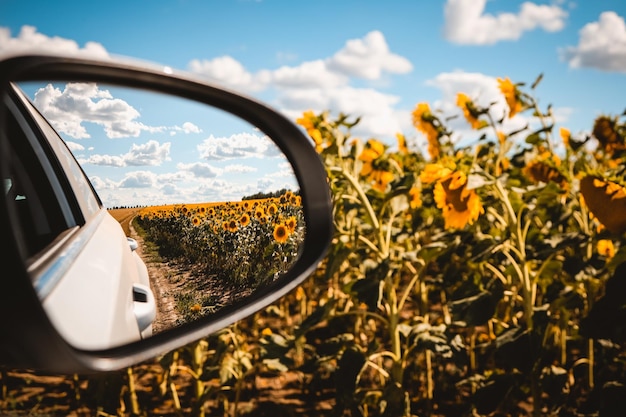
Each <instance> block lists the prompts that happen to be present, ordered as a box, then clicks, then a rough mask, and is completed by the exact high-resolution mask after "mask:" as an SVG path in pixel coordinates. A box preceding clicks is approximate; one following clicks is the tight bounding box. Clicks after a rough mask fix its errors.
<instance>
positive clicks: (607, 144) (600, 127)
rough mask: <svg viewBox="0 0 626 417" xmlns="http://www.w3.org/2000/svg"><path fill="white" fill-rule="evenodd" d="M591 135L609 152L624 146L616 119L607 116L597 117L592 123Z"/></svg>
mask: <svg viewBox="0 0 626 417" xmlns="http://www.w3.org/2000/svg"><path fill="white" fill-rule="evenodd" d="M593 136H594V137H595V138H596V139H598V142H600V144H601V145H602V147H603V148H604V150H605V151H607V152H609V153H613V152H614V151H616V150H622V149H624V148H625V146H624V138H623V137H621V136H620V135H619V133H618V123H617V119H614V118H610V117H607V116H600V117H598V118H597V119H596V120H595V121H594V123H593Z"/></svg>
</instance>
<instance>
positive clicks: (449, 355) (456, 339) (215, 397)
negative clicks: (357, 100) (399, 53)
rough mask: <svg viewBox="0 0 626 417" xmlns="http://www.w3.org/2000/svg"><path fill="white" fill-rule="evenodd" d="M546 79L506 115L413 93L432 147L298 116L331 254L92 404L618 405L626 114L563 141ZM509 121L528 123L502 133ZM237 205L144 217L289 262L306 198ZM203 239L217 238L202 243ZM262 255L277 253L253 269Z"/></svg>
mask: <svg viewBox="0 0 626 417" xmlns="http://www.w3.org/2000/svg"><path fill="white" fill-rule="evenodd" d="M540 80H541V77H539V78H538V79H537V80H535V82H534V83H533V84H531V85H526V84H524V83H513V82H512V81H511V80H509V79H508V78H501V79H498V86H499V88H500V91H501V93H502V95H503V99H504V100H505V102H506V106H507V108H506V109H505V111H504V112H503V114H500V115H497V114H496V111H495V110H494V108H493V105H490V106H488V107H481V106H480V105H478V104H477V102H478V98H477V97H469V96H468V95H467V94H465V93H463V92H459V93H458V95H457V106H458V108H457V112H456V113H455V114H443V113H442V112H440V111H438V110H437V109H432V108H431V107H430V105H429V104H428V103H418V104H417V105H416V106H415V108H414V110H413V112H412V118H413V119H412V122H413V125H414V127H415V129H416V130H415V131H414V132H412V133H411V134H410V135H411V136H414V137H417V138H418V139H419V138H425V143H424V145H425V146H424V149H425V150H424V151H421V150H420V149H421V148H418V147H416V146H413V145H412V143H414V142H415V141H411V140H408V139H407V136H409V134H407V136H405V135H404V134H401V133H399V134H398V135H397V143H394V144H388V143H385V142H383V141H381V140H378V139H375V138H368V139H360V138H356V137H354V136H353V135H352V133H351V132H352V129H353V128H354V127H355V126H357V125H358V123H359V119H358V118H353V117H352V116H349V115H343V114H340V115H338V116H332V115H331V114H330V113H329V112H321V113H317V114H316V113H314V112H312V111H307V112H305V113H304V114H303V115H302V117H300V118H299V119H298V120H297V123H298V124H299V125H300V126H301V127H302V128H303V129H304V130H305V131H306V132H307V133H308V135H309V136H310V137H311V140H312V144H313V146H315V148H316V150H317V152H318V154H319V157H320V158H321V160H322V162H323V164H324V166H325V167H326V171H327V175H328V182H329V186H330V189H331V192H332V197H333V200H334V201H333V203H334V210H333V215H334V225H335V234H334V237H333V240H332V243H331V246H330V250H329V253H328V255H327V257H326V258H325V259H324V260H323V261H322V262H321V264H320V265H319V267H318V269H317V271H316V272H315V273H314V274H313V275H312V276H311V277H310V278H309V279H308V280H307V281H306V282H305V283H304V284H303V285H302V286H300V287H299V288H298V289H297V290H296V291H294V292H292V293H291V294H289V295H288V296H286V297H284V298H283V299H281V300H279V301H278V302H277V303H275V304H274V305H271V306H270V307H268V308H267V309H265V310H263V311H260V312H258V313H256V314H255V315H253V316H251V317H250V318H248V319H245V320H242V321H241V322H238V323H236V324H234V325H232V326H230V327H228V328H226V329H224V330H223V331H221V332H218V333H217V334H214V335H211V336H210V337H207V338H206V339H204V340H201V341H198V342H196V343H194V344H192V345H190V346H188V347H186V348H183V349H180V350H178V351H175V352H169V353H168V354H166V355H164V356H163V357H161V358H157V360H156V361H155V363H154V364H142V365H137V366H136V367H133V368H129V369H128V370H127V371H126V372H125V373H123V374H121V376H119V380H120V381H122V383H120V385H119V386H120V387H121V388H119V390H118V391H117V394H118V398H117V399H118V401H117V402H116V403H115V404H114V405H113V407H112V408H108V409H107V408H106V406H102V403H100V404H101V406H100V408H99V410H101V411H102V410H104V411H107V412H109V413H117V414H124V413H129V414H131V415H146V414H147V415H151V414H159V415H181V414H192V415H202V416H203V415H229V416H238V415H244V414H247V413H250V414H251V415H266V414H267V415H269V414H272V415H296V414H301V415H318V416H324V415H325V416H385V417H393V416H403V417H404V416H567V417H570V416H571V417H574V416H600V417H607V416H617V415H622V414H614V411H615V410H620V409H621V408H622V407H621V403H622V399H623V398H624V396H625V395H626V349H625V344H626V245H625V241H624V232H626V187H625V185H626V182H625V179H624V176H625V173H626V172H625V169H626V164H625V163H624V158H625V157H626V124H625V123H624V121H623V117H622V116H623V115H621V114H620V115H600V116H597V117H596V118H595V120H592V121H591V123H592V125H591V126H590V130H589V133H579V134H572V133H571V132H570V131H569V130H568V129H567V127H565V126H558V125H557V121H556V118H555V115H554V114H553V112H552V109H551V107H550V106H548V107H547V108H542V107H541V106H540V105H539V101H538V99H537V98H536V97H535V93H536V87H537V85H538V84H539V82H540ZM518 114H519V115H523V116H525V118H526V120H528V124H527V125H526V126H525V127H523V128H519V129H517V130H512V131H511V130H507V129H506V127H505V126H508V123H507V120H508V119H510V118H512V117H514V116H515V115H518ZM452 117H460V118H462V119H461V120H462V121H463V123H467V128H468V129H470V130H471V131H472V132H473V134H474V135H475V138H474V140H473V141H472V142H471V144H470V145H467V146H459V145H458V144H457V143H455V141H454V140H453V138H454V137H455V134H454V132H453V131H452V130H451V129H450V128H449V126H448V125H449V124H450V120H451V118H452ZM291 197H293V196H290V197H289V201H291ZM242 204H246V203H237V204H234V203H230V204H225V205H221V206H218V207H209V206H204V207H203V206H187V207H176V208H173V209H171V211H168V212H167V213H165V212H159V210H155V209H154V208H153V209H151V210H152V211H151V212H150V213H142V214H141V216H140V217H139V218H138V224H139V225H140V226H141V228H142V229H144V230H145V231H146V233H147V234H148V236H150V239H151V240H152V241H154V242H157V244H158V246H159V248H160V250H162V251H165V252H166V253H169V254H170V255H171V256H177V257H186V258H188V259H189V261H190V262H195V263H196V264H200V265H202V268H203V270H204V271H206V272H207V273H219V274H232V275H231V276H230V278H229V279H233V280H246V279H248V278H247V277H254V279H255V280H256V279H259V280H261V281H265V280H268V279H272V277H273V276H274V275H275V273H276V272H277V271H280V268H283V267H288V265H289V262H291V261H292V260H293V259H294V257H295V256H297V251H296V250H295V249H294V248H296V247H297V242H298V240H299V239H302V238H303V233H304V229H303V228H302V227H303V226H302V225H303V223H302V222H303V219H302V218H301V214H300V211H299V209H298V207H299V205H298V204H293V205H290V204H282V203H281V202H280V200H279V201H278V202H273V203H270V205H269V206H268V202H261V201H253V202H248V207H243V206H242ZM250 204H252V206H250ZM271 204H275V206H276V208H279V207H280V209H279V210H277V211H276V212H274V213H273V214H272V213H270V211H271V210H270V207H271ZM261 207H262V208H261ZM168 210H170V209H168ZM218 211H219V213H218ZM261 219H263V220H261ZM294 225H295V226H294ZM281 227H282V229H281ZM207 236H210V240H211V242H219V243H215V246H208V245H207V243H206V241H199V240H198V239H199V238H202V239H204V238H205V237H207ZM250 241H253V242H256V243H255V244H254V245H246V242H250ZM211 245H213V243H212V244H211ZM250 246H254V248H251V247H250ZM259 250H261V251H263V253H262V254H253V253H252V252H253V251H259ZM213 253H214V255H213ZM259 256H260V257H261V258H263V257H269V258H270V259H273V260H274V261H273V262H271V263H269V264H267V265H265V264H263V265H257V264H254V263H250V262H248V260H249V259H252V258H254V259H259V258H258V257H259ZM224 262H227V264H224ZM255 285H256V284H255ZM148 375H152V376H151V377H150V378H148ZM185 376H186V377H185ZM145 380H149V381H153V382H151V383H144V384H142V383H141V381H145ZM190 380H191V382H190ZM89 384H91V385H94V386H100V385H98V383H97V382H93V381H89ZM72 386H73V387H76V386H78V385H77V384H74V385H72ZM81 393H82V395H83V396H82V398H85V393H84V392H82V391H81ZM155 393H157V394H156V395H155ZM155 396H156V397H158V398H159V399H158V400H155ZM114 397H115V396H114ZM120 404H121V406H120ZM129 410H130V412H129ZM263 413H266V414H263Z"/></svg>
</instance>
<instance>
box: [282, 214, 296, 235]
mask: <svg viewBox="0 0 626 417" xmlns="http://www.w3.org/2000/svg"><path fill="white" fill-rule="evenodd" d="M285 225H286V226H287V229H289V231H290V232H291V233H293V232H295V231H296V226H297V225H298V221H297V220H296V218H295V216H291V217H290V218H288V219H287V221H286V222H285Z"/></svg>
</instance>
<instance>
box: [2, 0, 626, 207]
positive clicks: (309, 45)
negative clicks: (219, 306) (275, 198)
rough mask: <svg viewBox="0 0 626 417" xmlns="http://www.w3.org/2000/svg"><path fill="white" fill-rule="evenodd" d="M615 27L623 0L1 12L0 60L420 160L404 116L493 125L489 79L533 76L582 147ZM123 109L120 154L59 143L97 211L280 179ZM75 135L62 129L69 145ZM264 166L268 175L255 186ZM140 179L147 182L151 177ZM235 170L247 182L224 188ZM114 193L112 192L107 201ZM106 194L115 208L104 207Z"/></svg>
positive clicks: (619, 50)
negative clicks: (304, 127) (204, 98)
mask: <svg viewBox="0 0 626 417" xmlns="http://www.w3.org/2000/svg"><path fill="white" fill-rule="evenodd" d="M625 17H626V2H624V1H623V0H594V1H589V0H572V1H568V0H529V1H518V0H489V1H487V0H386V1H378V0H377V1H374V0H361V1H354V0H343V1H337V0H316V1H300V0H291V1H282V0H219V1H218V0H214V1H208V0H205V1H201V0H170V1H165V0H150V1H148V0H136V1H127V0H126V1H119V0H109V1H106V2H101V1H100V2H97V1H96V2H85V1H60V2H50V1H43V0H41V1H35V0H0V57H1V56H6V55H9V54H14V53H22V52H29V51H34V50H37V48H40V49H41V48H43V49H45V50H46V51H48V52H49V51H55V50H59V51H64V52H65V53H76V54H85V55H90V56H96V57H97V56H101V57H118V56H122V57H132V58H137V59H140V60H144V61H148V62H154V63H158V64H162V65H167V66H170V67H172V68H176V69H180V70H184V71H188V72H191V73H193V74H194V75H195V76H199V77H202V78H204V79H206V80H207V81H209V82H212V83H216V84H218V85H221V86H224V87H226V88H229V89H232V90H235V91H238V92H241V93H242V94H246V95H249V96H252V97H255V98H257V99H260V100H262V101H265V102H266V103H268V104H270V105H271V106H273V107H274V108H276V109H277V110H278V111H280V112H282V113H284V114H285V115H287V116H288V117H289V118H291V119H292V120H294V121H295V119H296V118H297V117H299V116H300V115H301V114H302V113H303V112H304V111H307V110H313V111H315V112H321V111H324V110H328V111H330V112H331V114H338V113H339V112H342V113H344V114H349V115H352V116H354V117H356V116H359V117H361V122H360V123H359V125H357V126H356V127H355V128H354V129H353V132H352V134H353V136H356V137H359V138H363V139H369V138H378V139H380V140H382V141H383V142H385V143H388V144H390V146H393V145H394V143H395V134H396V133H403V134H404V135H405V136H407V138H408V140H409V144H411V145H412V146H415V147H417V148H420V149H423V146H424V144H425V139H424V138H423V137H422V136H421V134H420V133H419V132H417V131H416V130H415V128H414V127H413V126H412V124H411V111H412V110H413V109H414V108H415V106H416V104H417V103H419V102H428V103H429V104H430V106H431V108H433V109H435V110H437V111H440V112H441V114H442V115H445V116H455V115H457V116H458V115H460V114H461V111H460V109H459V108H458V107H457V106H456V94H457V93H458V92H464V93H465V94H467V95H468V96H470V97H471V98H472V99H474V100H475V101H476V103H478V104H479V105H487V104H489V103H494V106H493V108H492V109H493V111H494V112H496V113H497V114H502V113H503V112H506V111H507V110H506V103H505V102H504V99H503V97H502V95H501V94H500V92H499V90H498V86H497V79H498V78H504V77H509V78H510V79H511V80H512V81H513V82H524V83H526V84H527V85H530V84H532V82H533V81H534V80H535V79H536V78H537V77H538V76H539V75H540V74H542V75H543V79H542V81H541V83H540V84H539V86H538V87H537V88H536V90H535V92H534V94H535V96H536V97H537V99H538V101H539V104H540V106H541V107H542V108H543V109H546V108H547V106H548V105H551V106H552V109H553V114H554V117H555V123H556V127H557V128H558V127H567V128H568V129H570V130H571V132H572V133H573V134H574V135H584V134H586V133H588V132H589V131H590V130H591V128H592V125H593V121H594V119H595V118H596V117H597V116H598V115H600V114H608V115H619V114H621V113H622V112H623V111H624V109H625V108H626V103H625V100H624V97H626V82H625V81H626V78H625V77H626V24H625V22H624V18H625ZM51 91H52V92H51V93H50V94H52V95H51V96H49V100H51V101H49V102H48V105H49V109H48V111H49V112H50V113H49V114H56V116H57V118H58V120H55V123H56V124H55V127H57V129H59V128H58V126H59V125H64V126H66V128H67V129H68V130H70V127H71V126H69V125H67V123H66V122H65V121H64V120H63V117H65V118H66V119H67V120H71V117H70V116H71V115H69V114H64V115H63V114H59V113H58V112H57V113H55V111H54V110H55V109H54V106H55V104H54V103H55V102H54V100H53V99H54V97H56V98H57V99H58V98H60V97H64V96H65V95H67V94H70V93H72V92H71V91H68V90H67V89H64V88H63V86H56V87H55V88H54V89H53V90H51ZM83 93H84V94H86V93H85V91H83ZM33 94H34V92H33ZM90 94H92V95H91V96H83V99H85V100H89V101H90V103H91V105H92V106H93V105H96V104H98V103H99V101H100V100H103V99H105V100H106V99H107V98H106V97H105V96H106V94H109V95H110V94H111V92H110V91H108V90H102V91H99V90H98V91H97V92H94V91H91V93H90ZM55 95H56V96H55ZM108 99H109V100H113V99H116V98H115V97H113V96H110V97H109V98H108ZM127 104H128V106H129V108H132V109H133V110H135V112H136V113H133V114H134V116H133V114H131V113H132V112H131V113H125V116H124V117H126V118H127V119H124V120H126V121H128V122H129V123H131V122H132V123H135V124H136V125H135V127H137V126H139V125H145V126H147V127H146V128H145V129H135V130H134V131H133V130H132V129H131V131H127V133H126V134H127V135H128V136H127V138H126V140H124V141H123V140H121V139H119V137H118V138H115V137H113V138H111V137H109V136H111V132H110V131H109V134H108V135H107V133H106V132H105V133H104V136H102V134H100V136H102V137H101V138H100V139H101V140H100V142H98V144H97V146H96V142H95V140H96V139H94V138H96V133H95V129H94V127H98V128H100V131H103V130H106V124H104V123H101V122H98V121H95V122H93V123H91V124H85V123H83V125H82V127H83V128H85V129H87V128H89V129H90V132H91V130H93V131H94V133H89V134H90V135H91V137H89V138H79V137H75V136H70V137H68V136H67V133H65V134H64V138H65V139H66V140H67V141H68V142H70V143H71V146H73V150H74V151H75V154H76V155H77V157H78V158H79V159H80V161H81V163H83V167H84V169H85V171H86V172H87V173H88V175H89V176H90V178H92V181H93V182H94V184H96V189H97V190H98V192H99V193H100V194H101V196H104V195H106V196H107V197H106V198H104V197H103V199H104V200H105V202H106V203H107V204H109V205H111V204H115V203H114V202H116V201H127V202H128V201H133V202H135V201H143V202H146V203H148V202H150V203H154V202H156V201H157V200H158V199H159V198H160V199H161V200H163V199H165V196H166V195H168V196H171V198H170V197H168V198H170V200H168V201H174V200H175V199H176V198H181V196H183V195H184V196H185V198H187V199H189V200H193V199H202V198H205V199H206V198H218V197H217V196H215V197H210V196H209V194H210V193H209V192H208V191H207V190H213V191H215V190H219V193H221V195H222V197H223V198H226V197H224V196H228V198H236V196H237V195H241V194H242V193H247V192H251V191H254V190H259V189H267V190H270V189H272V188H276V187H281V186H284V185H286V184H289V183H288V180H286V179H281V178H283V177H284V175H282V174H285V172H286V171H285V170H284V169H283V168H284V163H285V161H284V159H280V157H278V156H276V155H275V154H273V152H274V151H275V149H272V148H271V146H269V145H268V146H266V145H267V143H266V144H265V145H259V144H260V143H261V142H262V137H261V136H262V135H260V134H259V132H256V131H255V130H254V129H253V128H247V130H246V129H244V128H242V130H241V131H232V132H227V133H224V132H221V133H219V134H217V133H215V132H212V131H210V128H204V127H203V126H200V125H199V124H198V123H199V122H198V120H184V118H180V119H179V120H173V119H172V120H171V121H170V124H169V125H167V126H161V125H158V124H153V125H151V124H149V123H147V122H146V120H147V119H144V118H143V117H144V115H143V114H141V111H139V110H137V109H142V108H143V107H142V106H141V105H139V104H135V105H133V103H130V102H128V103H127ZM44 114H46V113H44ZM46 116H48V114H46ZM181 117H182V115H181ZM157 120H158V119H157ZM64 123H65V124H64ZM185 123H187V125H185ZM528 123H531V125H532V123H536V122H534V121H532V120H529V115H528V114H521V115H517V116H515V117H513V118H511V119H510V120H507V121H506V124H505V126H504V127H505V128H507V129H510V130H511V131H512V130H515V129H516V128H519V127H522V126H524V125H526V124H528ZM184 126H187V128H188V129H187V130H185V128H184ZM103 127H104V128H105V129H102V128H103ZM148 127H152V128H153V129H148ZM157 127H159V128H161V129H162V130H161V131H160V132H158V131H157V130H158V129H156V128H157ZM450 127H451V128H452V129H453V130H454V131H455V137H454V140H455V141H456V142H457V143H459V144H462V143H471V142H472V141H473V140H475V139H476V138H477V136H478V134H477V133H476V132H473V131H471V130H469V128H468V126H467V123H464V121H463V118H462V117H457V118H456V119H453V120H452V121H451V122H450ZM80 128H81V127H80V126H78V131H77V130H76V126H74V130H73V131H72V132H73V134H74V135H76V134H77V132H79V131H80ZM109 128H110V125H109ZM172 132H175V134H176V135H177V137H178V138H180V137H183V136H184V135H186V137H187V139H186V140H187V141H186V142H184V143H185V144H186V146H187V148H188V150H194V149H195V152H191V151H189V152H186V153H185V152H181V153H177V152H176V149H178V148H179V147H178V145H177V144H178V142H175V141H174V142H173V141H172V137H173V136H175V135H173V134H172ZM118 133H119V132H118ZM168 135H169V139H168ZM237 135H239V136H237ZM241 135H244V136H245V135H250V136H254V137H255V139H252V140H253V141H254V143H255V144H256V145H258V146H261V148H263V147H264V146H265V147H264V148H263V149H264V150H265V151H267V152H268V154H264V153H263V152H256V153H255V152H252V153H248V154H245V156H246V157H245V158H244V159H241V158H234V157H232V158H230V159H229V158H226V156H228V155H231V156H233V155H239V154H240V152H239V151H241V150H242V148H240V149H235V148H237V146H238V144H241V147H244V146H248V145H249V144H247V143H244V141H237V140H232V138H233V137H241ZM79 136H80V135H79ZM105 136H106V137H105ZM113 136H115V135H113ZM257 136H259V137H257ZM211 137H212V138H213V139H212V140H209V139H210V138H211ZM105 139H106V140H105ZM90 141H91V142H90ZM168 141H169V143H170V145H169V147H168V146H166V144H167V143H168ZM202 144H204V145H203V146H204V148H202V146H201V145H202ZM256 145H255V146H256ZM207 146H211V147H213V148H214V149H217V148H219V147H220V146H223V147H226V146H228V147H230V149H226V148H224V149H221V150H220V151H219V152H218V151H217V150H216V152H217V153H219V154H220V155H222V158H221V159H220V160H218V159H216V158H210V157H208V156H207V154H206V152H205V153H202V151H201V149H205V150H206V147H207ZM81 148H82V149H81ZM257 150H258V149H257ZM217 153H216V154H217ZM139 154H140V156H141V158H137V160H136V161H135V162H133V163H130V164H129V163H128V161H131V160H134V158H135V157H136V156H137V155H139ZM269 154H271V156H268V155H269ZM225 155H226V156H225ZM194 158H195V159H194ZM273 158H278V159H273ZM124 160H126V162H123V161H124ZM142 161H143V162H142ZM116 163H117V164H118V165H122V168H123V173H122V174H118V175H117V176H116V177H114V176H109V174H107V170H106V169H105V168H106V167H111V166H113V165H115V164H116ZM142 164H143V165H142ZM270 166H272V167H274V168H277V167H280V169H281V172H282V174H281V173H279V172H278V170H276V172H270V170H269V167H270ZM155 167H159V168H160V169H162V171H157V172H154V169H156V168H155ZM118 168H119V167H118ZM148 168H150V169H152V171H151V170H150V169H148ZM168 170H169V171H168ZM165 171H168V172H165ZM243 171H246V172H249V173H252V176H248V177H243V176H241V177H239V176H237V175H235V173H238V172H239V173H241V172H243ZM203 173H204V177H203V176H202V175H203ZM140 174H141V175H143V176H144V180H145V182H144V183H143V186H144V188H143V190H142V189H141V188H139V183H135V185H137V187H135V188H134V189H133V187H129V185H130V184H131V183H132V182H129V181H128V180H129V179H133V178H134V179H137V178H139V177H140ZM149 174H150V175H152V176H150V175H149ZM133 175H134V176H135V177H133ZM176 176H178V177H184V178H186V179H187V180H194V179H195V184H196V186H197V188H198V189H197V190H195V191H189V190H185V192H183V190H182V185H181V183H180V182H177V181H178V180H176V179H175V178H176ZM201 178H202V181H201V180H200V179H201ZM125 180H127V181H126V182H124V181H125ZM191 182H193V181H191ZM177 187H180V188H177ZM121 188H127V189H126V190H124V191H125V192H124V193H121V191H120V189H121ZM116 190H117V191H116ZM203 190H204V191H203ZM142 191H143V192H142ZM166 191H167V192H168V194H166ZM116 192H118V194H119V195H121V196H123V197H122V198H121V199H120V198H118V199H117V200H116V197H115V195H116V194H115V193H116ZM150 193H152V194H150ZM203 193H204V194H203Z"/></svg>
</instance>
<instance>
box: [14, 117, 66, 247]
mask: <svg viewBox="0 0 626 417" xmlns="http://www.w3.org/2000/svg"><path fill="white" fill-rule="evenodd" d="M8 133H9V134H8V135H7V136H8V139H9V143H8V145H9V147H8V149H9V152H10V158H9V159H8V160H9V161H10V164H9V170H8V174H7V175H8V178H4V179H3V180H4V186H5V192H6V198H7V203H8V204H9V205H10V206H13V209H14V213H15V215H16V219H15V220H16V223H15V225H16V226H17V229H18V230H19V232H20V233H21V235H22V239H21V240H20V242H19V243H18V244H19V245H20V246H21V247H22V251H23V252H24V254H25V257H26V258H30V257H32V256H33V255H35V254H36V253H38V252H39V251H41V250H42V249H43V248H45V247H46V246H47V245H49V244H50V243H51V242H52V241H53V240H54V239H55V238H56V236H58V235H59V234H60V233H62V232H63V231H64V230H66V229H68V228H69V227H72V226H74V225H75V224H74V223H75V222H73V221H71V219H70V218H68V216H66V215H65V213H64V210H63V207H62V205H61V204H60V202H59V199H58V198H57V197H56V193H55V192H54V187H53V186H52V184H51V182H50V178H49V176H48V175H47V173H46V170H45V169H44V167H43V166H42V164H41V160H40V155H38V152H37V150H36V149H35V148H33V147H32V146H31V143H30V142H29V141H28V139H27V138H26V135H25V134H24V132H23V130H22V129H21V128H20V126H19V124H18V122H17V120H16V119H15V118H14V117H13V115H11V114H9V120H8ZM68 220H70V221H68Z"/></svg>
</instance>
